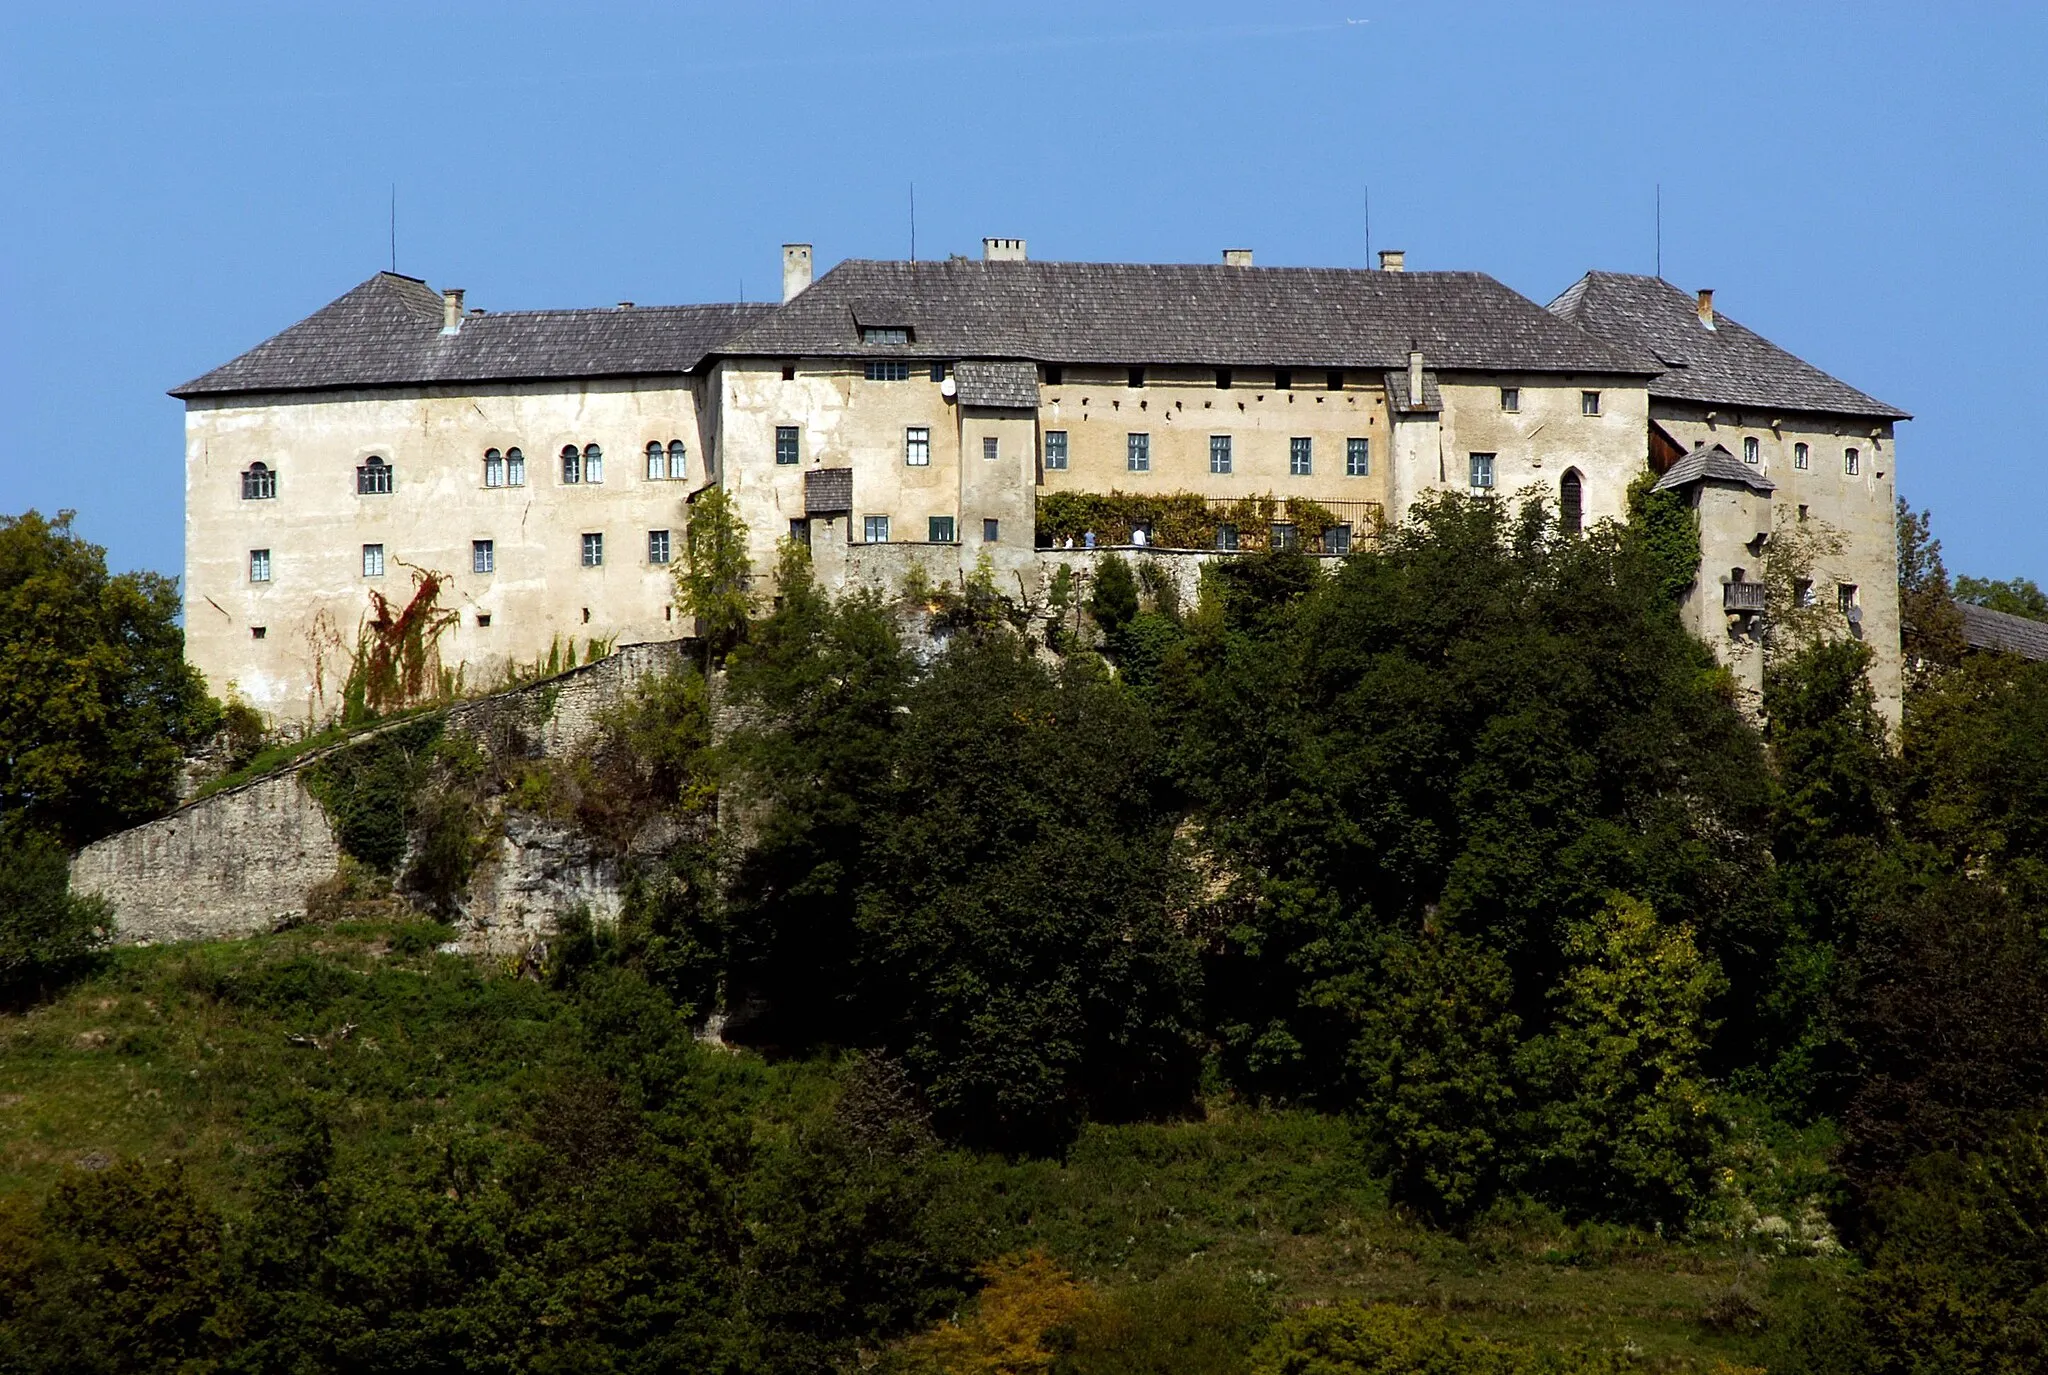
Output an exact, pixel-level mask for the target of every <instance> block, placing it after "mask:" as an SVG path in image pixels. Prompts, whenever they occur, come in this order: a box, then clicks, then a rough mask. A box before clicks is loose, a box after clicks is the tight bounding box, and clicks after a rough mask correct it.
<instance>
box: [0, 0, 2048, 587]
mask: <svg viewBox="0 0 2048 1375" xmlns="http://www.w3.org/2000/svg"><path fill="white" fill-rule="evenodd" d="M5 11H6V12H5V14H4V16H0V159H4V164H0V165H4V167H5V176H4V180H0V184H4V186H5V188H6V191H7V198H8V202H9V203H8V204H7V206H6V207H5V209H6V213H5V214H4V215H0V363H4V367H5V375H6V376H7V378H8V383H9V385H8V388H7V390H8V393H9V394H8V405H7V411H8V414H9V416H10V419H11V423H12V427H13V428H12V430H11V432H10V434H9V435H8V442H7V443H6V444H5V445H4V446H0V511H4V512H14V511H19V510H21V509H23V508H25V507H29V506H36V507H40V508H42V509H44V510H54V509H56V508H60V507H73V508H76V509H77V511H78V513H79V516H78V522H79V527H80V528H81V529H82V530H83V531H84V532H85V533H86V534H87V535H89V536H90V537H91V538H93V539H95V540H98V541H100V542H102V543H104V544H106V545H107V546H108V548H109V550H110V554H111V557H112V561H113V562H114V563H115V565H116V566H118V567H149V568H156V569H160V570H162V571H165V572H169V573H176V572H178V571H179V568H180V564H181V562H182V558H183V554H182V550H183V530H182V502H183V496H182V493H183V481H182V476H181V467H182V462H183V447H182V419H181V408H180V406H179V404H178V403H177V402H175V401H173V400H171V399H170V398H168V397H167V396H165V395H164V391H165V389H166V388H168V387H171V386H175V385H176V384H178V383H179V382H182V381H184V380H186V379H187V378H190V377H192V376H194V375H196V374H198V373H200V372H202V371H204V370H206V369H208V368H210V367H213V366H214V365H216V364H219V363H222V362H225V361H226V360H227V359H229V358H231V357H233V356H234V355H235V354H237V353H240V352H241V351H242V350H244V349H246V348H248V347H250V346H252V345H254V344H256V343H258V342H259V341H261V340H262V339H264V338H266V337H267V336H269V335H271V334H273V333H275V332H276V331H278V330H280V329H282V328H284V327H285V326H286V325H289V324H291V323H292V322H293V321H295V320H297V319H300V318H301V317H303V316H304V315H306V314H307V313H309V312H311V311H312V310H314V309H316V308H318V307H319V306H320V305H322V304H324V303H325V302H327V301H328V300H331V299H332V298H333V297H335V296H338V295H340V294H341V293H342V292H343V291H346V290H347V289H348V288H349V287H351V286H353V285H355V284H356V283H357V282H359V281H361V280H362V279H364V278H365V277H367V276H369V275H370V274H371V273H373V272H375V271H376V270H377V269H379V268H381V267H384V266H386V265H387V264H388V263H389V260H390V238H389V228H390V225H389V216H390V206H391V196H392V190H393V187H394V186H395V187H396V194H397V206H398V214H397V221H398V234H397V239H398V247H397V259H398V268H399V270H400V271H402V272H407V273H410V274H413V275H415V276H421V277H425V278H426V279H427V280H428V281H429V282H431V283H432V284H433V285H434V286H435V287H437V288H438V287H441V286H460V287H464V288H466V289H467V290H468V292H469V302H470V304H471V305H474V306H480V307H483V308H486V309H493V310H508V309H520V308H528V307H540V306H572V305H609V304H612V303H613V302H616V301H620V300H633V301H637V302H640V303H643V304H655V303H668V302H684V301H711V300H730V299H732V298H734V297H736V296H738V295H740V294H741V292H742V291H743V290H744V292H745V294H746V295H747V297H748V298H749V299H764V298H769V297H771V296H772V295H773V294H774V293H776V292H777V291H778V290H779V283H780V252H779V247H778V246H779V245H780V244H782V243H783V242H784V241H785V240H802V241H810V242H813V243H815V244H816V245H817V254H818V265H819V268H820V270H821V271H822V270H823V269H824V268H826V267H828V266H830V265H831V264H832V263H833V262H835V261H837V260H838V259H840V258H843V257H850V256H861V257H901V256H904V255H905V254H906V253H907V252H908V250H909V247H910V244H909V238H910V225H909V219H910V217H909V207H908V202H909V199H910V187H911V185H912V184H913V183H914V184H915V186H916V201H917V251H918V253H919V255H920V256H925V257H929V256H940V255H943V254H945V253H948V252H958V253H972V252H977V251H978V249H979V241H980V239H981V236H983V235H985V234H988V235H1010V236H1021V237H1024V238H1027V239H1028V240H1029V241H1030V247H1031V254H1032V256H1033V257H1038V258H1084V259H1116V260H1135V261H1168V262H1212V261H1215V260H1216V257H1217V254H1218V252H1219V250H1221V249H1222V248H1224V247H1226V246H1231V247H1235V246H1240V245H1248V246H1251V247H1252V248H1254V249H1255V250H1256V251H1257V254H1258V261H1259V262H1261V263H1264V264H1362V263H1364V261H1365V248H1366V245H1365V225H1364V220H1365V216H1364V209H1365V200H1366V196H1367V188H1368V187H1369V188H1370V197H1371V230H1372V243H1373V246H1374V247H1375V248H1402V249H1405V250H1407V253H1408V264H1409V266H1410V268H1411V269H1429V268H1464V269H1477V270H1481V271H1485V272H1490V273H1492V274H1493V275H1494V276H1496V277H1499V278H1500V279H1501V280H1503V281H1505V282H1506V283H1507V284H1508V285H1510V286H1512V287H1514V288H1516V289H1517V290H1519V291H1521V292H1523V293H1525V294H1527V295H1529V296H1531V297H1534V298H1535V299H1536V300H1538V301H1547V300H1549V299H1550V298H1551V297H1552V296H1553V295H1555V294H1556V293H1557V292H1559V291H1561V290H1563V289H1564V288H1565V287H1566V286H1568V285H1570V283H1571V282H1572V281H1573V280H1574V279H1575V278H1577V276H1578V275H1579V274H1580V273H1581V272H1582V271H1584V270H1585V269H1587V268H1592V267H1601V268H1613V269H1619V270H1627V271H1639V272H1647V271H1650V270H1652V269H1653V267H1654V264H1655V253H1656V243H1655V233H1654V227H1655V226H1654V217H1653V204H1654V194H1655V192H1654V188H1655V187H1656V186H1657V185H1658V184H1659V183H1662V186H1663V270H1664V275H1665V276H1666V277H1668V278H1669V279H1671V280H1672V281H1674V282H1676V283H1677V284H1678V285H1680V286H1681V287H1684V288H1686V289H1688V290H1690V289H1692V288H1695V287H1700V286H1711V287H1714V288H1715V289H1716V292H1717V295H1716V304H1717V305H1718V306H1719V307H1720V308H1722V309H1723V310H1724V311H1725V312H1726V313H1727V314H1729V315H1731V316H1733V317H1734V318H1736V319H1738V320H1741V321H1742V322H1743V323H1745V324H1747V325H1749V326H1751V327H1752V328H1755V329H1758V330H1760V331H1762V332H1763V333H1764V334H1766V335H1768V336H1770V337H1771V338H1773V339H1775V340H1777V341H1778V342H1779V343H1780V344H1783V345H1785V346H1786V347H1788V348H1790V349H1791V350H1792V351H1794V352H1795V353H1798V354H1801V355H1803V356H1804V357H1806V358H1808V359H1810V360H1812V361H1813V362H1815V363H1817V364H1819V365H1820V366H1821V367H1823V368H1826V369H1827V370H1828V371H1830V372H1833V373H1835V374H1837V375H1838V376H1841V377H1843V378H1845V379H1847V380H1848V381H1850V382H1851V383H1853V384H1855V385H1856V386H1858V387H1861V388H1863V389H1864V390H1865V391H1868V392H1870V393H1872V394H1874V395H1876V396H1878V397H1880V398H1882V399H1883V400H1886V401H1889V402H1891V403H1893V404H1895V405H1898V406H1901V407H1904V408H1905V409H1907V410H1909V411H1912V412H1913V413H1914V414H1915V416H1916V417H1918V418H1917V419H1916V420H1914V421H1913V422H1912V423H1911V424H1909V425H1907V426H1906V427H1905V428H1904V430H1903V431H1902V435H1901V439H1900V442H1899V446H1898V453H1899V481H1900V489H1901V491H1902V493H1903V494H1904V495H1905V496H1906V497H1907V499H1908V500H1910V501H1911V502H1913V503H1914V504H1915V505H1916V506H1931V507H1932V508H1933V509H1934V513H1935V517H1936V521H1937V531H1938V533H1939V534H1941V535H1942V536H1943V538H1944V541H1945V544H1946V546H1947V552H1948V559H1949V565H1950V568H1951V570H1953V571H1959V572H1975V573H1978V574H1982V575H1987V576H1998V577H2004V576H2011V575H2014V574H2022V575H2026V576H2030V577H2034V578H2036V579H2039V580H2041V581H2043V582H2048V540H2044V538H2043V532H2044V527H2048V478H2044V475H2043V467H2044V464H2043V454H2042V452H2041V451H2042V447H2043V446H2042V440H2041V438H2040V436H2039V434H2038V433H2037V429H2036V427H2037V425H2039V423H2040V416H2039V412H2040V409H2041V407H2042V404H2043V402H2044V399H2048V398H2044V396H2043V392H2042V386H2041V382H2042V378H2043V376H2044V374H2048V348H2044V345H2043V342H2042V341H2043V337H2044V335H2043V326H2044V320H2048V289H2044V285H2043V275H2042V270H2041V264H2040V262H2039V257H2040V254H2041V250H2042V248H2043V246H2044V242H2048V239H2044V234H2043V223H2044V214H2048V165H2044V160H2048V80H2044V79H2043V78H2042V74H2041V69H2042V66H2043V60H2044V58H2048V18H2044V17H2043V9H2042V7H2039V6H2031V7H2030V6H2023V5H2018V4H2014V5H2010V6H1980V5H1974V4H1962V3H1955V4H1945V5H1939V6H1937V5H1929V4H1925V3H1922V4H1913V5H1906V4H1893V5H1858V6H1854V7H1852V6H1848V5H1828V6H1821V5H1812V6H1807V5H1800V4H1795V3H1784V2H1781V3H1775V4H1767V5H1753V6H1752V5H1736V4H1720V3H1716V4H1711V5H1690V6H1678V5H1655V6H1653V5H1645V4H1642V3H1630V4H1613V5H1593V4H1583V5H1553V4H1542V3H1532V2H1531V0H1515V2H1514V3H1501V4H1446V5H1437V4H1430V3H1422V2H1418V0H1404V2H1403V3H1398V4H1389V3H1384V2H1383V0H1301V2H1300V3H1297V4H1293V5H1285V6H1258V5H1242V4H1238V5H1228V6H1225V5H1218V4H1207V3H1202V4H1195V3H1178V4H1161V5H1147V6H1130V7H1127V8H1118V9H1112V8H1111V7H1108V6H1104V5H1100V4H1095V5H1063V4H1062V5H1054V4H1045V3H1010V4H1004V5H992V6H986V7H984V6H977V5H964V4H960V5H930V4H927V5H914V4H913V5H894V6H881V5H874V4H862V5H810V6H769V5H764V4H756V5H720V6H715V7H714V6H695V5H682V4H676V5H663V6H655V5H644V6H623V7H622V6H600V5H587V4H586V5H577V6H574V7H570V6H566V5H564V6H559V7H541V6H535V5H526V4H514V3H504V2H503V0H499V2H498V3H491V4H475V5H450V4H436V3H431V0H416V2H415V3H411V4H407V5H390V6H384V5H371V4H351V5H347V6H340V5H328V6H313V5H306V4H296V3H294V4H275V3H266V4H260V5H257V4H251V5H248V6H243V7H232V8H231V7H226V6H217V5H208V4H204V3H198V2H197V0H194V2H193V3H187V4H182V5H165V4H160V3H159V4H151V5H148V6H136V7H132V8H130V7H116V6H108V5H100V4H93V3H89V2H88V0H72V2H71V3H66V4H62V5H57V4H48V3H44V4H28V3H21V2H20V0H17V3H16V4H14V5H10V6H6V7H5Z"/></svg>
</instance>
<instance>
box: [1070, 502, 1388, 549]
mask: <svg viewBox="0 0 2048 1375" xmlns="http://www.w3.org/2000/svg"><path fill="white" fill-rule="evenodd" d="M1346 523H1347V522H1346V520H1345V518H1344V517H1342V516H1340V515H1338V514H1337V513H1336V512H1334V511H1332V510H1331V509H1330V508H1329V507H1327V506H1324V505H1322V504H1321V503H1319V502H1314V501H1310V500H1309V499H1308V498H1306V497H1287V498H1285V499H1282V498H1279V497H1275V496H1272V495H1270V494H1269V495H1266V496H1254V497H1242V498H1239V499H1238V500H1236V501H1217V500H1212V499H1210V498H1208V497H1205V496H1202V495H1201V494H1200V493H1198V492H1168V493H1164V494H1161V495H1157V496H1154V495H1150V494H1145V493H1137V492H1110V493H1108V494H1107V495H1105V494H1103V493H1101V492H1048V493H1046V494H1045V495H1044V496H1041V497H1040V498H1039V499H1038V543H1039V546H1040V547H1041V548H1042V547H1045V546H1048V545H1058V544H1061V543H1063V542H1064V541H1066V540H1069V539H1071V540H1073V541H1074V542H1075V543H1076V544H1079V543H1081V542H1082V541H1083V539H1084V538H1085V537H1086V536H1087V535H1088V534H1089V533H1090V532H1091V531H1092V532H1093V533H1094V535H1095V537H1096V538H1097V539H1098V540H1099V541H1101V542H1102V543H1104V544H1129V543H1130V542H1131V531H1132V530H1133V529H1134V528H1137V527H1139V526H1143V527H1144V528H1145V529H1146V531H1147V532H1148V533H1147V537H1146V538H1147V542H1148V543H1150V544H1154V545H1157V546H1159V547H1160V548H1162V549H1214V548H1216V527H1217V526H1219V525H1228V526H1232V527H1234V528H1235V529H1236V530H1237V541H1238V542H1237V548H1239V549H1243V550H1259V549H1264V548H1265V547H1266V546H1267V544H1268V543H1269V541H1270V539H1271V535H1272V529H1273V526H1275V525H1276V524H1286V525H1292V526H1293V527H1294V529H1295V533H1296V535H1297V536H1298V537H1299V538H1300V539H1301V540H1302V542H1303V543H1304V544H1305V545H1308V546H1310V547H1313V546H1314V544H1315V543H1316V542H1317V541H1319V540H1320V539H1321V538H1322V534H1323V532H1324V531H1325V530H1328V529H1331V528H1332V527H1334V526H1338V525H1343V524H1346ZM1373 533H1376V532H1375V531H1368V530H1357V531H1354V535H1355V537H1357V538H1364V537H1366V536H1368V535H1370V534H1373Z"/></svg>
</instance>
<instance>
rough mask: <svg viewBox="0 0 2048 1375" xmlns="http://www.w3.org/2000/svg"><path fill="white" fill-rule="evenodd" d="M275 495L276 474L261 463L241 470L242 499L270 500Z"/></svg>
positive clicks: (252, 464)
mask: <svg viewBox="0 0 2048 1375" xmlns="http://www.w3.org/2000/svg"><path fill="white" fill-rule="evenodd" d="M276 496H277V474H276V473H274V472H272V471H271V470H270V469H269V468H268V467H267V466H265V465H264V464H261V463H251V464H250V465H249V466H248V467H247V468H245V469H243V471H242V500H244V501H271V500H274V499H275V498H276Z"/></svg>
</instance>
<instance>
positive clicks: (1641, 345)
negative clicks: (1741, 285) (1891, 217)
mask: <svg viewBox="0 0 2048 1375" xmlns="http://www.w3.org/2000/svg"><path fill="white" fill-rule="evenodd" d="M1550 309H1551V310H1552V311H1553V312H1555V313H1556V314H1557V315H1558V316H1559V317H1561V318H1563V319H1566V320H1569V321H1571V322H1572V323H1573V324H1575V325H1578V326H1580V327H1581V328H1583V329H1586V330H1589V331H1591V332H1592V333H1594V334H1597V335H1599V336H1600V337H1601V338H1602V339H1605V340H1606V341H1608V342H1609V343H1610V344H1612V345H1614V346H1615V347H1616V348H1618V349H1621V350H1624V351H1626V352H1628V353H1631V354H1637V355H1648V356H1650V357H1651V358H1653V359H1655V360H1656V366H1661V367H1662V368H1663V369H1664V371H1663V373H1661V374H1660V375H1659V376H1657V377H1655V378H1652V379H1651V381H1650V395H1651V396H1652V397H1660V398H1665V399H1669V400H1674V401H1697V402H1702V403H1705V404H1707V405H1723V406H1758V407H1763V408H1766V409H1770V408H1776V409H1782V410H1794V411H1820V412H1824V413H1827V414H1831V415H1854V416H1868V417H1871V418H1874V419H1883V420H1908V419H1911V417H1910V416H1908V415H1907V414H1906V412H1904V411H1902V410H1900V409H1898V408H1897V407H1896V406H1888V405H1886V404H1885V403H1884V402H1882V401H1879V400H1877V399H1876V398H1875V397H1872V396H1867V395H1865V394H1864V393H1862V392H1860V391H1858V390H1856V388H1854V387H1852V386H1850V385H1849V384H1848V383H1847V382H1844V381H1841V380H1840V379H1838V378H1834V377H1830V376H1829V375H1828V374H1826V373H1824V372H1822V371H1821V370H1820V369H1819V368H1817V367H1815V366H1813V364H1811V363H1809V362H1807V361H1805V360H1804V359H1802V358H1796V357H1794V356H1793V355H1792V354H1789V353H1787V352H1786V351H1785V350H1783V349H1781V348H1779V347H1778V346H1777V345H1776V344H1774V343H1772V342H1771V341H1770V340H1768V339H1766V338H1764V337H1763V336H1762V335H1761V334H1758V333H1756V332H1755V331H1754V330H1750V329H1746V328H1744V327H1743V326H1742V325H1739V324H1737V323H1736V322H1735V321H1733V320H1731V319H1729V318H1728V317H1727V316H1726V315H1723V314H1721V313H1719V312H1718V311H1716V312H1715V315H1714V327H1713V328H1712V329H1708V328H1707V327H1706V326H1705V325H1703V324H1701V323H1700V318H1699V303H1698V301H1696V300H1695V299H1694V298H1692V297H1690V296H1688V295H1686V294H1685V293H1684V292H1682V291H1680V290H1679V289H1678V288H1677V287H1675V286H1673V285H1671V283H1669V282H1667V281H1664V280H1662V279H1661V278H1657V277H1638V276H1635V275H1633V274H1630V273H1625V272H1588V273H1587V274H1586V275H1585V276H1583V277H1581V278H1580V279H1579V280H1578V281H1576V282H1574V283H1573V284H1572V285H1571V287H1570V288H1569V289H1568V290H1567V291H1566V292H1565V293H1564V294H1563V295H1562V296H1559V297H1558V298H1557V299H1556V300H1555V301H1552V302H1551V303H1550Z"/></svg>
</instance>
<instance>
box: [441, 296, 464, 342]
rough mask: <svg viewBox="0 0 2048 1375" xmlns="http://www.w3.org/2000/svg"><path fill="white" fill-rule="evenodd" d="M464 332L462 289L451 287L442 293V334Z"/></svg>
mask: <svg viewBox="0 0 2048 1375" xmlns="http://www.w3.org/2000/svg"><path fill="white" fill-rule="evenodd" d="M461 332H462V288H461V287H459V286H451V287H449V288H448V289H447V290H446V291H444V292H442V293H441V333H443V334H460V333H461Z"/></svg>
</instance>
